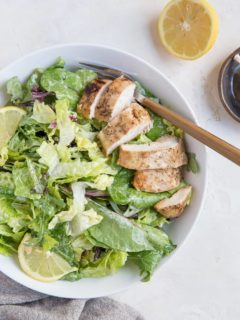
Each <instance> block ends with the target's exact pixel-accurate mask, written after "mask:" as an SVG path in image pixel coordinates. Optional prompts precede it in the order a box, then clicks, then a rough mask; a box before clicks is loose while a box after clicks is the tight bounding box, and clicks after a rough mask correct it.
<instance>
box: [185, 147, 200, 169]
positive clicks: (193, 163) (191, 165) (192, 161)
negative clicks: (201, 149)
mask: <svg viewBox="0 0 240 320" xmlns="http://www.w3.org/2000/svg"><path fill="white" fill-rule="evenodd" d="M187 156H188V164H187V170H188V171H192V173H198V172H199V171H200V167H199V164H198V162H197V159H196V154H195V153H192V152H188V153H187Z"/></svg>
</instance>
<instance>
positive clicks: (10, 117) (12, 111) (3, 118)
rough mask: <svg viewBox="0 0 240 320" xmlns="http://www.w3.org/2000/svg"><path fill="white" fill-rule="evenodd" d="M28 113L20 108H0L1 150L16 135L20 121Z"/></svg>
mask: <svg viewBox="0 0 240 320" xmlns="http://www.w3.org/2000/svg"><path fill="white" fill-rule="evenodd" d="M25 114H26V112H25V111H24V110H23V109H21V108H18V107H11V106H10V107H3V108H0V149H1V148H2V147H4V146H5V145H6V144H7V143H8V141H9V140H10V139H11V138H12V136H13V135H14V134H15V132H16V130H17V128H18V125H19V123H20V121H21V120H22V118H23V116H24V115H25Z"/></svg>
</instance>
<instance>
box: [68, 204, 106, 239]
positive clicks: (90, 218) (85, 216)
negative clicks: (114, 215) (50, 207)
mask: <svg viewBox="0 0 240 320" xmlns="http://www.w3.org/2000/svg"><path fill="white" fill-rule="evenodd" d="M102 219H103V218H102V216H101V215H99V214H97V212H96V211H95V210H93V209H89V210H85V211H83V212H78V213H77V214H76V216H75V217H74V218H73V220H72V221H71V222H70V224H69V228H70V230H69V233H70V235H71V236H72V237H77V236H79V235H80V234H82V233H83V232H84V231H85V230H87V229H89V228H90V227H92V226H95V225H97V224H99V223H100V222H101V221H102Z"/></svg>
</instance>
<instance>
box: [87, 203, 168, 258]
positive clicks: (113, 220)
mask: <svg viewBox="0 0 240 320" xmlns="http://www.w3.org/2000/svg"><path fill="white" fill-rule="evenodd" d="M87 207H89V208H92V209H94V210H95V211H96V212H97V213H98V214H100V215H102V216H103V220H102V221H101V223H99V224H98V225H96V226H93V227H91V228H90V229H88V233H89V235H90V237H91V238H92V239H93V241H94V240H95V241H96V245H97V244H99V246H103V247H106V248H111V249H114V250H120V251H126V252H139V251H145V250H147V251H148V250H165V249H166V250H167V248H168V246H170V247H171V243H170V240H169V238H168V236H167V235H166V234H165V233H164V232H163V231H161V230H158V229H156V228H152V227H148V226H144V225H140V224H139V225H138V224H136V223H134V222H133V221H131V220H129V219H127V218H125V217H123V216H120V215H119V214H117V213H115V212H113V211H110V210H109V209H107V208H106V207H103V206H101V205H100V204H98V203H96V202H94V201H92V200H89V201H88V205H87Z"/></svg>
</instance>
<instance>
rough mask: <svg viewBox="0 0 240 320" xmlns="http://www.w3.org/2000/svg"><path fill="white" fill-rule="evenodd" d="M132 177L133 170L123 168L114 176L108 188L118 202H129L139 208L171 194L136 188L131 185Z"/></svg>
mask: <svg viewBox="0 0 240 320" xmlns="http://www.w3.org/2000/svg"><path fill="white" fill-rule="evenodd" d="M132 178H133V171H131V170H127V169H121V170H120V171H119V172H118V174H117V175H116V176H115V177H114V181H113V184H112V185H111V186H110V187H109V188H108V192H109V194H110V196H111V198H112V200H113V201H114V202H115V203H116V204H120V205H127V204H129V205H131V206H133V207H136V208H138V209H145V208H149V207H152V206H153V205H155V204H156V203H157V202H158V201H160V200H162V199H165V198H168V197H170V195H171V194H170V193H169V192H161V193H150V192H143V191H139V190H136V189H134V188H132V187H130V182H131V180H132Z"/></svg>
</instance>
